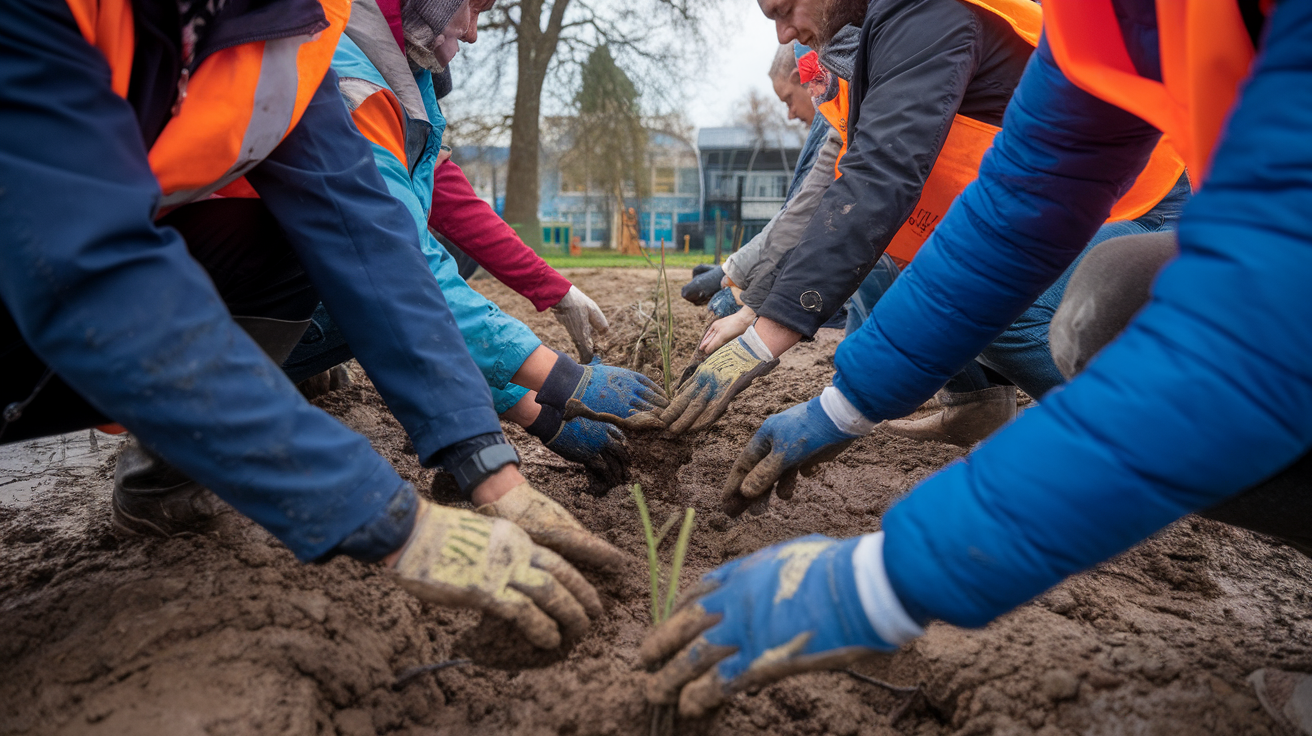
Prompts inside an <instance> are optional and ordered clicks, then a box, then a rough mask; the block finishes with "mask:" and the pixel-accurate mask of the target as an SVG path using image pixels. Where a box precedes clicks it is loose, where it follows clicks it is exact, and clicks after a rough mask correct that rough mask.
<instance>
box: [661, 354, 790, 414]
mask: <svg viewBox="0 0 1312 736" xmlns="http://www.w3.org/2000/svg"><path fill="white" fill-rule="evenodd" d="M748 334H749V335H752V336H753V337H754V333H751V332H749V333H748ZM747 337H748V336H747V335H743V336H742V337H739V338H737V339H735V340H734V341H733V342H730V343H728V344H727V345H725V346H724V347H722V348H720V349H719V350H716V351H715V353H714V354H712V355H711V357H709V358H707V359H706V360H705V361H703V362H702V364H701V365H699V366H697V370H696V371H695V372H693V374H692V377H691V378H689V379H688V380H687V381H684V382H683V385H681V386H680V387H679V394H678V395H677V396H675V397H674V401H673V402H671V403H670V405H669V407H668V408H666V409H665V411H663V412H661V422H662V423H664V424H665V427H666V429H668V430H669V431H670V433H671V434H682V433H684V432H686V431H688V430H689V429H690V428H691V429H692V431H694V432H699V431H701V430H703V429H706V428H707V427H709V426H710V425H712V424H714V423H715V420H717V419H719V418H720V416H721V415H723V414H724V412H725V410H726V409H728V408H729V402H730V401H732V400H733V397H735V396H737V395H738V393H739V392H740V391H742V390H743V389H745V388H747V387H748V386H750V385H751V383H752V381H754V380H756V378H757V377H758V376H764V375H765V374H767V373H769V372H770V371H772V370H774V367H775V366H777V365H779V361H778V360H775V359H770V360H767V359H764V358H761V357H759V354H758V353H757V352H756V351H755V350H753V349H752V348H751V347H748V340H747ZM758 340H759V339H758Z"/></svg>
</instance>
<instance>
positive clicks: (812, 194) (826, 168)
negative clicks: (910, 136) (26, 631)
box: [684, 43, 842, 361]
mask: <svg viewBox="0 0 1312 736" xmlns="http://www.w3.org/2000/svg"><path fill="white" fill-rule="evenodd" d="M814 55H815V52H814V51H812V50H811V49H810V48H808V47H806V46H800V45H797V44H795V43H788V44H782V45H780V47H779V50H778V52H777V53H776V55H775V59H774V62H773V63H772V64H771V66H770V79H771V82H772V84H773V85H774V89H775V94H776V95H778V97H779V100H780V102H783V103H784V104H785V105H787V106H788V110H789V117H790V118H797V119H801V120H803V121H805V122H807V123H808V124H809V125H810V126H811V128H810V132H809V133H808V135H807V138H806V142H805V143H804V144H803V146H802V152H801V154H800V155H799V156H798V161H797V167H796V168H795V169H794V171H793V179H792V182H791V183H790V184H789V186H788V192H787V195H786V197H785V200H784V207H783V208H782V209H781V210H780V211H779V212H778V213H777V214H776V215H775V216H774V217H773V218H771V220H770V222H769V223H767V224H766V226H765V228H764V229H763V230H762V231H761V232H760V233H759V234H757V235H756V237H754V238H752V239H751V240H750V241H748V243H747V244H746V245H744V246H743V247H742V248H740V249H738V251H737V252H735V253H733V254H732V255H730V256H729V257H728V258H727V259H726V260H725V262H724V266H723V268H717V269H716V270H715V272H714V273H707V274H705V275H702V276H700V277H697V278H694V279H693V282H692V283H690V284H689V285H688V286H689V287H691V286H693V285H695V284H699V283H706V282H707V279H710V278H718V279H719V283H718V284H717V285H718V286H720V287H721V288H722V289H723V290H722V291H721V292H720V293H719V294H717V295H716V297H715V301H718V302H720V303H722V304H725V305H727V306H728V309H726V310H723V311H726V312H727V314H721V313H720V312H716V311H715V308H714V307H715V301H713V302H712V311H713V312H715V314H716V316H717V317H718V319H716V320H715V322H713V323H712V324H711V325H710V327H708V328H707V330H706V332H705V334H704V335H703V336H702V340H701V342H700V343H699V344H698V347H697V353H696V355H695V356H694V361H699V360H701V359H704V358H705V356H706V355H709V354H711V353H714V352H715V351H716V350H718V349H719V348H720V346H721V345H723V344H724V343H726V342H728V341H729V340H732V339H734V338H735V337H738V336H739V335H741V334H742V333H743V332H745V331H746V330H747V328H748V327H749V326H751V323H752V321H753V320H754V319H755V318H756V311H755V310H756V308H757V307H759V306H760V304H761V300H762V299H764V297H765V296H766V295H767V294H769V284H770V283H772V282H773V272H774V268H775V266H776V265H777V264H778V261H779V258H780V257H781V256H782V255H783V254H784V253H785V252H787V250H788V248H790V247H791V246H792V245H793V244H795V243H796V240H797V238H798V237H799V236H800V234H801V231H802V230H803V229H804V228H805V227H806V223H807V222H808V221H809V220H810V218H811V215H812V214H813V213H814V212H815V208H816V207H817V206H818V205H819V200H820V197H821V196H823V194H824V192H825V190H826V189H827V188H828V187H829V183H830V182H831V181H832V180H833V171H834V165H835V162H836V161H837V157H838V150H839V147H840V146H841V144H842V142H841V138H840V136H839V134H838V133H837V131H835V130H834V129H833V128H832V127H831V126H830V125H829V123H828V122H827V121H826V120H825V118H824V116H822V115H818V114H817V113H816V107H815V104H814V103H813V102H812V100H811V96H810V90H808V89H807V87H806V86H805V85H803V84H802V82H801V77H800V72H799V71H798V63H799V59H801V58H806V57H812V56H814ZM803 101H804V103H805V105H804V106H802V105H801V104H800V103H801V102H803ZM724 290H729V291H724ZM688 292H689V288H688V287H684V297H685V298H688Z"/></svg>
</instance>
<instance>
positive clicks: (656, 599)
mask: <svg viewBox="0 0 1312 736" xmlns="http://www.w3.org/2000/svg"><path fill="white" fill-rule="evenodd" d="M629 491H630V493H632V494H633V500H634V501H636V502H637V504H638V518H640V519H642V533H643V536H645V537H646V539H647V568H648V572H650V574H651V622H652V623H654V624H658V623H660V622H661V616H660V596H661V562H660V560H659V559H658V558H657V557H656V535H655V534H654V533H653V532H652V528H651V515H650V514H649V513H647V499H645V498H643V496H642V484H641V483H634V484H633V487H632V488H631V489H629Z"/></svg>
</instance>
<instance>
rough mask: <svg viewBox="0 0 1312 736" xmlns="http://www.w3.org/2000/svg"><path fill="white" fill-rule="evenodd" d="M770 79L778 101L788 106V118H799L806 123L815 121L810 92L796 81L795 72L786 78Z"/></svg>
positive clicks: (813, 105)
mask: <svg viewBox="0 0 1312 736" xmlns="http://www.w3.org/2000/svg"><path fill="white" fill-rule="evenodd" d="M771 81H772V82H773V83H774V93H775V95H777V96H778V97H779V101H780V102H782V103H784V104H785V105H787V106H788V119H789V120H801V121H802V122H804V123H806V124H807V125H810V124H811V123H813V122H815V104H814V103H813V102H812V101H811V93H810V92H809V91H808V90H807V89H806V86H805V85H803V84H802V83H801V82H800V81H798V76H797V73H796V72H794V73H793V76H791V77H789V78H788V79H774V80H771Z"/></svg>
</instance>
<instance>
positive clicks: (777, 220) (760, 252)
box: [724, 128, 843, 310]
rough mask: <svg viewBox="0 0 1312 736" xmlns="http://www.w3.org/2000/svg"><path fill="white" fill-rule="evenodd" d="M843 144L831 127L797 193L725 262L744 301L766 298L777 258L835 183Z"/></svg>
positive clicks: (753, 305) (750, 302)
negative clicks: (835, 168)
mask: <svg viewBox="0 0 1312 736" xmlns="http://www.w3.org/2000/svg"><path fill="white" fill-rule="evenodd" d="M842 146H843V139H842V137H841V136H840V135H839V134H838V131H836V130H833V129H832V128H831V129H830V130H829V135H828V137H827V138H826V139H825V142H824V145H823V146H821V147H820V153H819V154H818V155H817V156H816V161H815V165H814V166H813V167H811V171H810V173H808V174H807V175H806V178H805V179H804V180H802V186H801V188H800V189H798V190H797V194H795V195H794V196H793V198H792V199H790V200H789V201H788V203H787V204H785V205H784V208H783V209H782V210H780V211H779V214H777V215H775V216H774V218H773V219H772V220H770V223H769V224H768V225H766V226H765V229H764V230H762V231H761V232H760V234H759V235H757V236H756V237H754V238H752V239H751V241H750V242H748V243H747V245H745V246H743V247H742V248H740V249H739V250H738V252H737V253H734V254H733V255H732V256H729V260H727V261H725V262H724V272H725V273H726V274H728V276H729V278H730V279H732V280H733V282H734V284H736V285H738V286H739V287H741V288H742V290H743V294H742V300H743V304H746V305H747V306H749V307H751V308H752V309H753V310H754V309H756V308H757V307H759V306H761V302H763V301H765V297H766V296H767V295H768V294H769V293H770V287H771V286H773V285H774V277H775V275H776V268H777V267H778V265H779V261H780V259H782V258H783V257H784V254H785V253H787V252H788V251H790V250H792V249H793V248H794V247H796V246H797V243H798V242H799V241H800V240H801V239H802V232H803V231H805V230H806V225H807V223H809V222H810V221H811V215H813V214H815V211H816V209H817V208H818V207H819V206H820V200H821V198H823V197H824V195H825V192H826V191H828V189H829V185H830V184H833V183H834V165H835V162H836V161H837V160H838V151H839V150H840V149H841V148H842Z"/></svg>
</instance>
